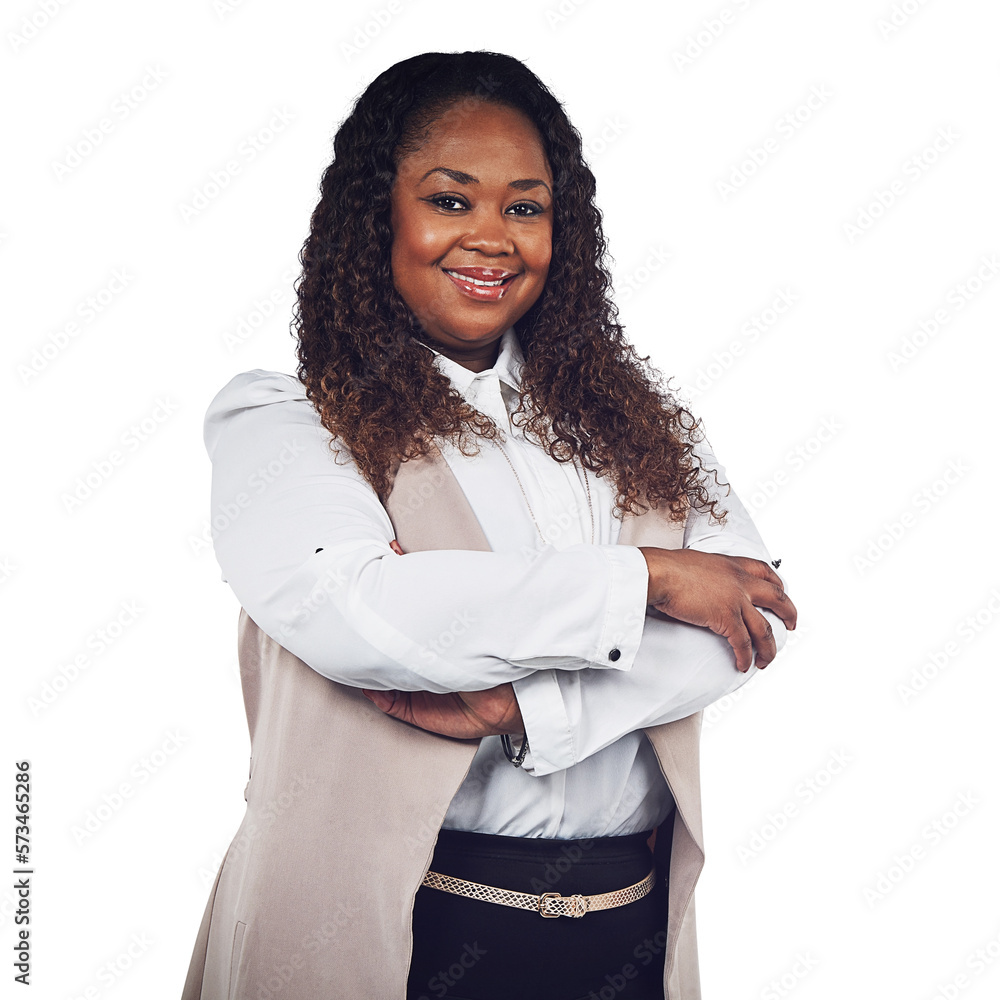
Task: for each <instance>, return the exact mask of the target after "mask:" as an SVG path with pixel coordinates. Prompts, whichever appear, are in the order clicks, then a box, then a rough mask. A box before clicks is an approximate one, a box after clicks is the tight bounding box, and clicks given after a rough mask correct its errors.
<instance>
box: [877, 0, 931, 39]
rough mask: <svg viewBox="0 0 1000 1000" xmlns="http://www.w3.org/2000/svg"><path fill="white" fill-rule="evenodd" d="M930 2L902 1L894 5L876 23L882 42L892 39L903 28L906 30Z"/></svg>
mask: <svg viewBox="0 0 1000 1000" xmlns="http://www.w3.org/2000/svg"><path fill="white" fill-rule="evenodd" d="M927 3H928V0H900V2H899V3H894V4H893V5H892V7H890V8H889V10H888V11H887V12H886V13H885V14H883V15H882V17H880V18H879V19H878V20H877V21H876V22H875V27H876V28H878V31H879V34H880V35H881V36H882V41H883V42H884V41H887V40H888V39H890V38H892V37H893V35H895V34H896V33H897V32H898V31H899V30H900V29H901V28H905V27H906V25H908V24H909V23H910V20H911V19H912V18H913V16H914V15H915V14H919V13H920V11H922V10H923V9H924V7H925V6H926V5H927Z"/></svg>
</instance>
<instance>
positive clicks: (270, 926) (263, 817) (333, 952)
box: [182, 449, 705, 1000]
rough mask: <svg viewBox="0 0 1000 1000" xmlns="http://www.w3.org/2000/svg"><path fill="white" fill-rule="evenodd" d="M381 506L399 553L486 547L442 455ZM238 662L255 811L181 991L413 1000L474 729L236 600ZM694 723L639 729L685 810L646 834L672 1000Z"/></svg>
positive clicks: (634, 521)
mask: <svg viewBox="0 0 1000 1000" xmlns="http://www.w3.org/2000/svg"><path fill="white" fill-rule="evenodd" d="M385 506H386V510H387V512H388V514H389V517H390V519H391V521H392V524H393V527H394V528H395V531H396V538H397V539H398V541H399V544H400V545H401V546H402V549H403V551H404V552H412V551H419V550H425V549H449V548H450V549H479V550H489V549H490V546H489V544H488V542H487V540H486V536H485V534H484V533H483V530H482V527H481V526H480V524H479V521H478V519H477V518H476V515H475V513H474V511H473V509H472V507H471V505H470V504H469V502H468V499H467V498H466V496H465V494H464V493H463V492H462V489H461V487H460V485H459V483H458V480H457V479H456V478H455V476H454V473H453V472H452V471H451V469H450V467H449V466H448V464H447V462H446V461H445V459H444V458H443V456H442V455H441V453H440V452H439V451H437V449H432V451H431V453H430V454H428V455H427V456H424V457H422V458H418V459H413V460H410V461H407V462H403V463H402V464H401V465H400V466H399V470H398V472H397V475H396V479H395V482H394V484H393V489H392V492H391V494H390V495H389V497H388V499H387V501H386V505H385ZM682 528H683V525H677V524H673V523H671V522H670V521H668V520H667V518H666V516H665V515H663V514H661V513H659V512H658V511H657V510H656V509H655V508H654V509H650V510H648V511H646V512H645V513H644V514H642V515H640V516H634V515H627V516H626V517H625V519H624V521H623V522H622V530H621V537H620V538H619V543H620V544H623V545H657V546H660V547H662V548H678V547H680V545H681V541H682V537H683V532H682ZM651 613H654V614H655V613H656V612H651ZM239 662H240V674H241V678H242V684H243V695H244V700H245V703H246V712H247V723H248V725H249V728H250V744H251V758H250V781H249V783H248V784H247V787H246V791H245V792H244V798H245V799H246V801H247V811H246V816H245V818H244V820H243V823H242V824H241V826H240V828H239V830H238V832H237V834H236V836H235V838H234V839H233V842H232V843H231V844H230V846H229V848H228V850H227V852H226V855H225V857H224V858H223V861H222V864H221V866H220V868H219V873H218V875H217V876H216V879H215V884H214V885H213V886H212V890H211V894H210V896H209V899H208V905H207V907H206V909H205V915H204V918H203V919H202V923H201V928H200V930H199V932H198V936H197V940H196V942H195V946H194V953H193V955H192V958H191V964H190V968H189V969H188V975H187V980H186V982H185V985H184V992H183V994H182V1000H272V998H280V1000H347V998H350V1000H405V996H406V980H407V975H408V973H409V964H410V954H411V949H412V937H411V932H410V920H411V914H412V911H413V900H414V896H415V895H416V892H417V889H418V888H419V887H420V883H421V881H422V879H423V877H424V874H425V872H426V871H427V869H428V868H429V867H430V862H431V855H432V854H433V852H434V846H435V843H436V841H437V835H438V831H439V830H440V828H441V823H442V821H443V819H444V815H445V812H446V811H447V809H448V805H449V803H450V802H451V799H452V797H453V796H454V795H455V793H456V791H457V790H458V788H459V786H460V785H461V783H462V781H463V779H464V778H465V776H466V774H467V772H468V770H469V767H470V766H471V763H472V758H473V756H474V754H475V752H476V748H477V747H478V745H479V740H456V739H452V738H449V737H445V736H439V735H437V734H434V733H428V732H425V731H424V730H421V729H418V728H416V727H414V726H410V725H407V724H406V723H403V722H400V721H398V720H397V719H393V718H391V717H390V716H387V715H384V714H383V713H382V712H380V711H379V710H378V709H377V708H376V707H375V706H374V705H372V704H371V703H370V702H369V701H368V700H367V699H366V698H365V697H364V696H363V695H362V694H361V692H360V691H359V690H358V689H356V688H352V687H348V686H346V685H343V684H339V683H337V682H335V681H331V680H329V679H328V678H325V677H323V676H322V675H320V674H319V673H317V672H316V671H314V670H313V669H312V668H310V667H309V666H307V665H306V664H305V663H304V662H303V661H302V660H300V659H298V658H297V657H296V656H294V655H292V653H290V652H289V651H288V650H286V649H284V648H283V647H282V646H280V645H279V644H278V643H277V642H275V641H274V640H273V639H272V638H270V637H269V636H268V635H266V634H265V633H264V632H262V631H261V630H260V628H258V627H257V625H256V624H255V623H254V622H253V621H252V620H251V619H250V617H249V616H248V615H247V613H246V611H245V610H241V612H240V618H239ZM664 669H669V664H664ZM700 730H701V714H700V713H698V714H697V715H692V716H690V717H688V718H686V719H681V720H679V721H677V722H671V723H667V724H666V725H662V726H652V727H649V728H647V729H646V730H644V731H645V733H646V735H647V736H648V738H649V740H650V742H651V743H652V745H653V748H654V749H655V751H656V756H657V759H658V760H659V764H660V769H661V770H662V772H663V776H664V778H665V779H666V781H667V783H668V785H669V786H670V790H671V792H672V793H673V796H674V799H675V801H676V804H677V808H676V811H675V812H674V814H673V817H672V819H670V820H668V821H667V823H666V824H664V827H661V828H660V829H659V830H658V831H657V837H656V842H655V856H656V858H657V861H658V862H661V865H662V867H661V870H669V903H668V907H669V909H668V937H667V942H666V949H667V956H666V968H665V973H664V996H665V997H666V998H668V1000H699V998H700V996H701V990H700V985H699V977H698V955H697V943H696V938H695V921H694V899H693V894H694V888H695V883H696V882H697V880H698V876H699V874H700V872H701V868H702V865H703V864H704V857H705V855H704V842H703V840H702V830H701V796H700V778H699V769H698V742H699V736H700ZM539 919H541V918H539ZM559 919H561V920H568V919H571V918H569V917H560V918H559ZM579 919H582V920H586V919H587V918H586V916H584V917H582V918H579Z"/></svg>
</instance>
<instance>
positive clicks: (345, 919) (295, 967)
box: [254, 900, 362, 1000]
mask: <svg viewBox="0 0 1000 1000" xmlns="http://www.w3.org/2000/svg"><path fill="white" fill-rule="evenodd" d="M361 913H362V910H361V907H360V906H359V905H358V904H357V903H354V902H351V903H346V902H344V901H343V900H339V901H338V902H337V906H336V909H335V911H334V913H333V914H332V916H331V917H330V918H329V919H328V920H324V921H323V923H322V924H320V925H319V926H318V927H314V928H313V929H312V930H310V931H309V932H308V933H307V934H306V936H305V937H304V938H303V939H302V942H301V945H300V948H299V950H298V951H294V952H292V954H291V955H289V956H288V958H287V959H285V960H284V961H282V962H276V963H274V964H272V966H271V970H270V972H269V973H266V974H265V975H264V978H263V979H262V980H261V981H260V982H259V983H258V984H257V992H256V994H254V1000H274V998H275V997H277V996H280V995H281V994H282V993H284V992H285V991H286V990H288V987H289V986H291V985H292V984H293V983H294V982H295V974H296V973H297V972H298V971H299V970H300V969H304V968H306V966H307V965H308V964H309V957H308V956H314V955H318V954H319V953H320V952H321V951H323V950H324V949H325V948H329V947H330V945H331V944H333V942H334V941H336V940H337V936H338V935H339V934H340V932H341V930H342V929H343V928H344V927H346V926H347V925H348V924H350V923H352V922H353V921H354V920H357V918H358V917H359V916H361ZM287 995H288V996H289V997H295V996H296V993H295V991H294V990H291V991H290V992H289V993H288V994H287Z"/></svg>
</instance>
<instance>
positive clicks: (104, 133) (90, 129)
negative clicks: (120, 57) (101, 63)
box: [52, 66, 167, 181]
mask: <svg viewBox="0 0 1000 1000" xmlns="http://www.w3.org/2000/svg"><path fill="white" fill-rule="evenodd" d="M166 78H167V71H166V70H165V69H163V68H162V67H161V66H146V67H145V68H144V71H143V75H142V77H141V78H140V79H139V80H137V81H136V82H135V83H133V84H132V85H131V86H129V87H126V88H125V89H124V90H122V91H120V92H119V93H118V94H117V95H116V96H115V97H114V99H113V100H112V101H111V103H110V105H109V106H108V109H107V111H106V112H105V113H104V114H103V115H101V117H100V118H98V119H97V120H96V121H94V122H91V124H90V125H87V126H86V127H85V128H83V129H82V130H81V132H80V134H79V135H78V136H77V137H76V138H75V139H71V140H70V141H69V142H68V143H67V144H66V148H65V149H64V150H63V152H62V154H61V156H62V159H61V160H53V161H52V172H53V174H55V178H56V180H57V181H64V180H65V179H66V178H67V177H69V175H70V174H72V173H73V171H74V170H76V169H77V167H80V166H82V165H83V163H84V162H85V161H86V160H88V159H89V158H90V157H91V156H93V155H94V153H95V152H97V150H98V149H100V148H101V147H102V146H103V145H104V143H105V142H106V140H107V138H108V136H110V135H111V134H112V133H113V132H115V131H116V130H117V128H118V127H119V126H120V125H121V123H122V122H124V121H126V120H127V119H129V118H131V117H132V115H133V114H135V112H136V111H138V110H139V108H141V107H142V105H143V104H145V103H146V101H147V100H148V99H149V97H150V95H151V94H152V93H153V92H154V91H155V90H157V89H158V88H159V86H160V84H162V83H163V81H164V80H166Z"/></svg>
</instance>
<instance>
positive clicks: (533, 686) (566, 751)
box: [512, 670, 576, 778]
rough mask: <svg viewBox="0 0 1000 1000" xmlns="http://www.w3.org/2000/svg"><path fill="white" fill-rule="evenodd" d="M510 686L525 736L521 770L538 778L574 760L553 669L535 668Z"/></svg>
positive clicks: (572, 762) (561, 700)
mask: <svg viewBox="0 0 1000 1000" xmlns="http://www.w3.org/2000/svg"><path fill="white" fill-rule="evenodd" d="M512 686H513V688H514V697H515V698H517V704H518V708H520V710H521V719H522V720H523V722H524V732H525V735H526V736H527V738H528V751H527V753H526V754H525V755H524V762H523V763H522V764H521V770H522V771H527V772H528V774H531V775H533V776H534V777H536V778H538V777H541V776H542V775H545V774H552V773H553V772H555V771H562V770H564V769H565V768H567V767H570V766H571V765H572V764H574V763H575V762H576V748H575V746H574V743H573V731H572V729H571V728H570V724H569V716H568V715H567V714H566V705H565V703H564V702H563V696H562V691H561V690H560V688H559V682H558V680H557V679H556V675H555V671H553V670H537V671H535V673H533V674H529V675H528V676H527V677H522V678H520V679H519V680H516V681H513V682H512Z"/></svg>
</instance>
